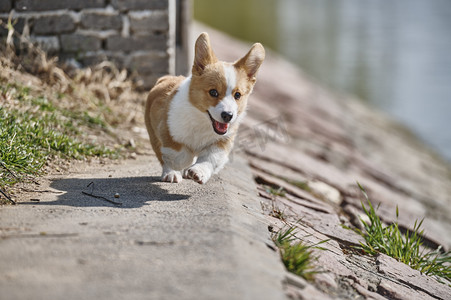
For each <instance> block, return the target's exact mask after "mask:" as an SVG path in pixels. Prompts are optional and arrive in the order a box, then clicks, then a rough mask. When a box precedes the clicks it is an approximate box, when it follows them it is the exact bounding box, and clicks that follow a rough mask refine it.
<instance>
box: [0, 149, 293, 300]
mask: <svg viewBox="0 0 451 300" xmlns="http://www.w3.org/2000/svg"><path fill="white" fill-rule="evenodd" d="M81 167H82V169H81V170H79V172H78V173H75V174H71V175H70V176H69V177H66V176H61V175H60V176H55V175H54V176H53V177H52V176H51V175H50V176H49V177H47V178H46V179H44V180H43V181H44V183H43V184H42V185H41V186H38V187H37V188H36V189H39V190H41V191H43V190H45V191H46V192H41V193H38V192H33V193H30V194H29V200H28V201H26V202H22V203H20V204H19V205H17V206H6V207H2V208H1V209H0V269H1V272H0V291H1V294H0V298H1V299H109V300H111V299H282V298H285V296H284V292H283V287H282V282H283V280H284V276H285V271H284V268H283V265H282V263H281V262H280V259H279V256H278V254H277V253H276V252H274V251H273V250H271V249H270V248H269V247H268V246H267V244H268V243H269V244H270V243H271V241H270V239H269V232H268V230H267V224H266V223H265V221H264V218H263V215H262V212H261V207H260V203H259V200H258V199H257V196H256V195H257V193H256V189H255V186H254V184H251V183H253V180H252V176H251V173H250V170H249V168H248V166H247V164H246V163H245V161H244V160H243V159H242V158H240V157H236V156H235V157H234V161H233V162H232V163H230V164H229V165H228V166H227V167H226V169H225V170H223V172H222V173H221V174H220V175H219V176H215V177H214V178H213V179H212V180H211V181H210V182H209V183H208V184H207V185H204V186H201V185H199V184H197V183H194V182H192V181H189V180H185V181H183V182H182V183H180V184H168V183H161V182H159V173H160V166H159V165H158V163H157V160H156V158H155V157H154V156H151V157H150V156H139V157H138V158H137V159H136V160H126V161H123V162H121V163H116V164H113V165H110V164H107V165H100V164H96V165H90V166H88V167H83V166H81ZM88 185H90V186H89V187H87V186H88ZM82 192H85V193H92V194H94V195H96V196H103V197H105V198H107V199H110V200H113V201H117V202H121V203H122V205H121V206H119V205H114V204H112V203H109V202H107V201H105V200H104V199H101V198H94V197H91V196H88V195H85V194H82ZM115 193H119V195H120V197H119V198H114V194H115ZM36 199H39V202H37V200H36Z"/></svg>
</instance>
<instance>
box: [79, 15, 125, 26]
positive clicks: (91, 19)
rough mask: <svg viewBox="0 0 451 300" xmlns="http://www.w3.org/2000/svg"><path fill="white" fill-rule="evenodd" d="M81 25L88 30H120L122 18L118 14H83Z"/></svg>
mask: <svg viewBox="0 0 451 300" xmlns="http://www.w3.org/2000/svg"><path fill="white" fill-rule="evenodd" d="M81 25H82V26H83V27H84V28H86V29H96V30H107V29H113V30H120V29H121V28H122V17H121V16H120V15H119V13H117V12H82V14H81Z"/></svg>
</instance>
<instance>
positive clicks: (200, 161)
mask: <svg viewBox="0 0 451 300" xmlns="http://www.w3.org/2000/svg"><path fill="white" fill-rule="evenodd" d="M228 160H229V157H228V152H227V151H225V150H224V149H222V148H219V147H216V146H214V147H211V148H210V149H207V150H205V151H204V152H202V153H201V154H200V155H199V157H198V158H197V162H196V163H195V164H194V165H193V166H191V167H189V168H188V169H187V170H186V174H185V175H186V176H187V177H188V178H190V179H192V180H194V181H196V182H197V183H200V184H204V183H206V182H207V181H208V180H209V179H210V177H211V175H213V174H216V173H218V172H219V171H220V170H221V169H222V168H223V167H224V165H225V164H226V163H227V161H228Z"/></svg>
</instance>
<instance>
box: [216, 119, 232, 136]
mask: <svg viewBox="0 0 451 300" xmlns="http://www.w3.org/2000/svg"><path fill="white" fill-rule="evenodd" d="M215 128H216V130H217V131H219V132H221V133H225V132H227V129H228V128H229V124H228V123H219V122H218V121H215Z"/></svg>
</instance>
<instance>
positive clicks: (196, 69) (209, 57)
mask: <svg viewBox="0 0 451 300" xmlns="http://www.w3.org/2000/svg"><path fill="white" fill-rule="evenodd" d="M217 61H218V59H217V58H216V56H215V54H214V53H213V50H212V49H211V44H210V38H209V37H208V34H207V33H206V32H203V33H201V35H200V36H199V37H198V38H197V41H196V45H195V47H194V64H193V70H192V73H193V74H194V75H200V74H202V72H203V70H204V69H205V67H206V66H207V65H209V64H212V63H215V62H217Z"/></svg>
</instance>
